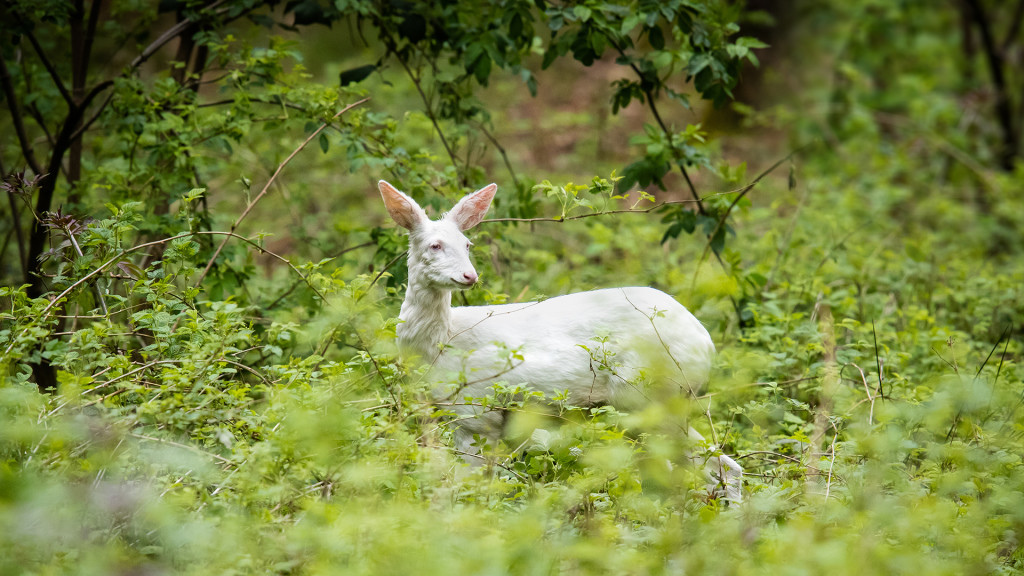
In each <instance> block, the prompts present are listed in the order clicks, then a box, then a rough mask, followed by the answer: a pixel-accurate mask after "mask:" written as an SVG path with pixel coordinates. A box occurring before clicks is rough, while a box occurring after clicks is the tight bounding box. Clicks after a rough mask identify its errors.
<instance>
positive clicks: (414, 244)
mask: <svg viewBox="0 0 1024 576" xmlns="http://www.w3.org/2000/svg"><path fill="white" fill-rule="evenodd" d="M378 186H379V188H380V193H381V196H382V197H383V198H384V205H385V206H386V207H387V210H388V212H389V213H390V214H391V218H392V219H394V221H395V222H396V223H397V224H398V225H400V226H402V227H403V228H406V229H407V230H409V285H408V289H407V291H406V295H405V301H404V302H403V303H402V310H401V313H400V314H399V319H400V320H401V323H400V324H399V325H398V328H397V335H398V345H399V351H400V352H401V353H402V355H403V356H405V357H419V358H420V359H422V360H423V361H424V362H427V363H430V364H431V365H432V368H431V370H432V372H431V374H437V375H438V376H441V375H443V374H444V373H446V372H447V373H453V372H462V373H463V375H464V382H463V385H462V388H460V389H459V394H461V395H462V397H467V396H468V397H475V398H478V397H483V396H485V395H487V390H488V389H489V388H490V387H491V386H492V385H493V384H494V382H495V381H498V380H501V381H505V382H507V383H508V384H510V385H519V384H522V385H528V386H529V387H531V388H532V389H534V390H538V391H540V392H543V393H544V394H545V396H546V397H549V398H550V397H552V396H554V395H555V394H558V393H562V392H564V391H566V390H568V393H569V394H568V399H569V402H570V403H572V404H574V405H577V406H588V405H591V406H592V405H601V404H607V405H611V406H614V407H615V408H619V409H624V410H629V409H635V408H640V407H643V406H645V405H646V404H649V403H651V402H654V401H657V398H658V396H659V395H663V394H665V393H666V392H668V393H673V394H680V393H682V394H690V395H692V394H694V393H695V392H696V391H697V390H699V389H700V387H701V386H703V385H704V384H705V383H706V382H707V380H708V376H709V372H710V370H711V363H712V360H713V358H714V355H715V345H714V343H713V342H712V341H711V337H710V336H709V335H708V332H707V330H706V329H705V328H704V326H703V325H701V323H700V322H699V321H698V320H697V319H696V318H695V317H694V316H693V314H691V313H690V312H689V311H688V310H687V309H686V308H684V307H683V306H682V305H681V304H679V303H678V302H676V300H675V299H673V298H672V297H671V296H669V295H668V294H665V293H664V292H661V291H659V290H655V289H653V288H610V289H604V290H594V291H590V292H581V293H577V294H569V295H566V296H559V297H555V298H550V299H547V300H543V301H540V302H528V303H521V304H503V305H495V306H461V307H455V308H453V307H452V305H451V299H452V291H453V290H464V289H466V288H469V287H471V286H473V285H474V284H476V282H477V279H478V276H477V273H476V270H475V269H474V268H473V263H472V261H471V260H470V247H471V246H472V243H471V242H470V241H469V240H468V239H467V238H466V236H465V235H463V232H464V231H466V230H469V229H470V228H472V227H474V226H476V225H477V224H479V223H480V221H481V220H483V218H484V215H485V214H486V213H487V210H488V208H490V205H491V200H492V199H493V198H494V194H495V192H496V191H497V186H496V185H495V184H490V185H488V186H485V187H484V188H481V189H480V190H477V191H476V192H474V193H472V194H469V195H468V196H466V197H464V198H462V200H460V201H459V202H458V204H456V205H455V207H454V208H452V210H451V211H450V212H448V213H447V214H445V215H443V216H442V217H441V218H440V219H438V220H431V219H430V218H428V217H427V214H426V213H425V212H424V211H423V209H422V208H420V206H419V204H417V203H416V201H415V200H413V199H412V198H410V197H409V196H407V195H406V194H404V193H402V192H400V191H398V190H397V189H395V187H394V186H392V185H391V184H388V183H387V182H385V181H383V180H381V181H380V182H379V184H378ZM510 349H515V350H518V353H519V354H520V355H521V358H522V360H521V361H519V362H517V363H515V364H514V365H512V366H509V365H508V364H507V363H506V362H507V351H508V350H510ZM595 350H597V352H595ZM455 404H456V406H455V407H454V412H455V413H456V414H458V415H459V416H460V418H459V419H458V425H457V428H456V429H455V431H454V437H455V443H456V449H457V450H459V451H460V452H462V453H463V454H475V453H476V452H475V448H474V447H473V435H474V434H478V435H480V436H481V437H484V438H486V439H488V440H489V441H492V442H493V441H496V440H498V438H499V437H500V435H501V432H502V428H503V423H504V422H503V421H504V415H503V414H502V413H500V412H497V411H485V410H483V409H482V408H481V407H479V406H474V405H472V403H468V402H467V403H459V402H455ZM473 416H476V417H473ZM689 435H690V436H691V437H692V438H694V439H695V440H698V441H702V440H703V438H701V437H700V435H699V434H698V433H697V432H696V431H695V430H693V429H692V428H690V429H689ZM713 450H714V448H713V447H710V449H709V451H707V453H708V454H713V453H714V452H713ZM693 458H694V459H697V457H696V456H693ZM704 461H705V462H706V464H705V471H706V474H708V475H710V476H711V478H709V481H710V484H709V486H717V487H723V486H724V488H725V493H726V498H728V499H730V500H733V501H739V500H740V499H741V482H742V474H743V470H742V469H741V468H740V466H739V465H738V464H736V462H735V461H733V460H732V459H731V458H729V457H728V456H725V455H718V456H710V457H707V458H704Z"/></svg>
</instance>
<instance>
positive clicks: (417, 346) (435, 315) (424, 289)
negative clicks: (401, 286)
mask: <svg viewBox="0 0 1024 576" xmlns="http://www.w3.org/2000/svg"><path fill="white" fill-rule="evenodd" d="M418 276H419V275H418V274H417V273H416V266H415V265H414V264H413V263H412V262H410V263H409V288H408V289H407V290H406V292H405V301H404V302H402V311H401V312H400V313H399V315H398V319H399V320H401V321H402V323H401V324H399V325H398V329H397V334H398V346H399V348H400V349H401V350H402V353H403V354H407V353H412V354H414V355H418V356H420V357H421V358H423V359H424V360H427V361H431V360H432V359H433V358H434V357H435V356H437V354H438V352H439V351H440V346H441V344H443V343H445V342H447V341H448V339H449V336H450V332H451V325H452V313H451V308H452V292H451V290H443V289H438V288H436V287H433V286H427V285H426V283H425V282H423V281H422V280H420V279H419V278H418Z"/></svg>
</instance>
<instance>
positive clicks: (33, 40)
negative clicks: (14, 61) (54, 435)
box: [25, 30, 75, 107]
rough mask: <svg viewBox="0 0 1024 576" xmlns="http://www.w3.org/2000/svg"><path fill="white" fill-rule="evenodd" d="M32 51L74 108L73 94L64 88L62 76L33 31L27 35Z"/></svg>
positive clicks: (66, 100)
mask: <svg viewBox="0 0 1024 576" xmlns="http://www.w3.org/2000/svg"><path fill="white" fill-rule="evenodd" d="M25 36H26V37H27V38H28V41H29V43H30V44H32V49H33V50H35V52H36V56H38V57H39V61H40V62H42V63H43V67H44V68H46V72H47V73H49V74H50V78H51V79H53V83H54V84H55V85H56V86H57V90H58V91H60V95H61V96H62V97H63V98H64V101H65V102H67V104H68V106H69V107H74V105H75V100H74V98H72V97H71V93H70V92H68V89H67V86H64V81H63V80H61V78H60V74H58V73H57V69H56V68H54V66H53V62H50V59H49V58H47V57H46V53H45V52H43V47H42V46H40V45H39V40H37V39H36V36H35V34H33V33H32V31H31V30H29V31H28V32H26V33H25Z"/></svg>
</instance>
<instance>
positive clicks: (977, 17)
mask: <svg viewBox="0 0 1024 576" xmlns="http://www.w3.org/2000/svg"><path fill="white" fill-rule="evenodd" d="M966 1H967V5H968V7H970V9H971V17H972V18H973V19H974V24H975V25H976V26H977V27H978V31H979V32H980V33H981V46H982V49H983V50H984V52H985V60H986V62H987V63H988V68H989V73H990V74H991V75H992V83H993V84H994V85H995V89H996V116H997V117H998V119H999V127H1000V129H1001V130H1002V133H1003V149H1002V151H1001V153H1000V155H999V160H1000V162H999V163H1000V166H1001V167H1002V168H1003V170H1006V171H1010V170H1012V169H1013V161H1014V158H1016V156H1017V153H1018V142H1017V131H1016V130H1014V122H1013V109H1012V108H1011V106H1010V95H1009V92H1008V90H1007V87H1006V78H1005V76H1004V75H1003V55H1002V53H1001V52H1000V51H999V50H998V49H997V48H996V44H995V38H994V37H993V35H992V28H991V26H990V25H989V21H988V15H986V14H985V10H984V8H983V7H982V5H981V2H980V0H966Z"/></svg>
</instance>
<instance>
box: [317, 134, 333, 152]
mask: <svg viewBox="0 0 1024 576" xmlns="http://www.w3.org/2000/svg"><path fill="white" fill-rule="evenodd" d="M318 140H319V141H320V149H321V150H323V151H324V154H326V153H327V149H328V148H330V147H331V143H330V142H329V141H328V140H327V134H324V133H323V132H321V133H320V138H318Z"/></svg>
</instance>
